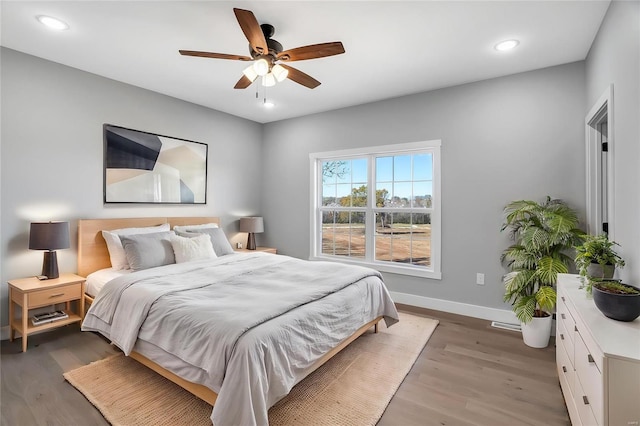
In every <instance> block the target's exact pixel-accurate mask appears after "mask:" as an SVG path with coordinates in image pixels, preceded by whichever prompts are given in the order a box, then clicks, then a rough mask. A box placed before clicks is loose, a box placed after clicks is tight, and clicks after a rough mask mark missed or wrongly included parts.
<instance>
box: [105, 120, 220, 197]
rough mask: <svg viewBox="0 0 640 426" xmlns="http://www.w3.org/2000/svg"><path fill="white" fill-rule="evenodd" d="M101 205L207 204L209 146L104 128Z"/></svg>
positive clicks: (148, 133)
mask: <svg viewBox="0 0 640 426" xmlns="http://www.w3.org/2000/svg"><path fill="white" fill-rule="evenodd" d="M103 135H104V168H103V169H104V173H103V182H104V185H103V198H104V203H105V204H112V203H139V204H206V203H207V161H208V153H209V152H208V151H209V146H208V145H207V144H205V143H202V142H195V141H190V140H187V139H181V138H175V137H171V136H164V135H159V134H156V133H150V132H145V131H141V130H134V129H129V128H126V127H121V126H116V125H113V124H106V123H105V124H104V125H103Z"/></svg>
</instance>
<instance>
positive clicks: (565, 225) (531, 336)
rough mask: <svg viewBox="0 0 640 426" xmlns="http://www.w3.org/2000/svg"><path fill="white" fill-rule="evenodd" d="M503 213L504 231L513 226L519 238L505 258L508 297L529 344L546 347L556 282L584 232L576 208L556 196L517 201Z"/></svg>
mask: <svg viewBox="0 0 640 426" xmlns="http://www.w3.org/2000/svg"><path fill="white" fill-rule="evenodd" d="M504 212H505V222H504V224H503V226H502V229H501V231H505V230H508V231H509V235H510V237H511V238H512V239H513V241H514V244H513V245H511V246H510V247H508V248H507V249H506V250H504V252H503V253H502V257H501V260H502V262H503V263H506V265H507V267H508V268H509V269H510V272H509V273H508V274H507V275H505V279H504V284H505V294H504V300H505V301H506V302H511V304H512V306H513V311H514V313H515V314H516V316H517V317H518V319H519V320H520V322H521V324H522V336H523V339H524V343H525V344H527V345H528V346H532V347H536V348H544V347H546V346H547V345H548V344H549V336H550V335H551V318H552V317H551V313H550V311H551V310H552V309H553V308H554V306H555V304H556V291H555V289H554V285H555V283H556V280H557V277H558V274H559V273H566V272H568V266H569V265H570V264H571V262H572V257H570V256H569V255H568V254H567V252H568V251H569V250H570V249H571V248H573V247H574V246H575V245H576V244H577V243H578V242H579V241H580V240H581V237H582V235H583V232H582V231H581V230H580V229H578V217H577V215H576V213H575V211H574V210H572V209H571V208H570V207H569V206H568V205H567V204H565V203H564V202H563V201H562V200H557V199H551V197H547V199H546V200H545V201H544V202H543V203H537V202H535V201H530V200H519V201H513V202H511V203H509V204H508V205H507V206H506V207H505V209H504Z"/></svg>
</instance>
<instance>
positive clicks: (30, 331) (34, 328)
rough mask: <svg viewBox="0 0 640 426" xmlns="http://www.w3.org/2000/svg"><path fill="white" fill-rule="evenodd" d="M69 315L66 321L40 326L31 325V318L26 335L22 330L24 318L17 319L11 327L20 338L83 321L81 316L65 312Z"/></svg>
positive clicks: (61, 320)
mask: <svg viewBox="0 0 640 426" xmlns="http://www.w3.org/2000/svg"><path fill="white" fill-rule="evenodd" d="M64 312H65V313H66V314H67V315H69V318H64V319H60V320H57V321H51V322H48V323H46V324H40V325H32V324H31V318H29V319H28V320H27V331H26V333H23V329H22V318H17V319H15V320H13V322H12V323H11V327H12V328H13V329H14V330H15V331H17V332H18V333H20V336H24V335H27V336H28V335H30V334H33V333H37V332H39V331H44V330H50V329H52V328H58V327H62V326H65V325H69V324H73V323H75V322H80V321H82V318H81V317H80V315H77V314H74V313H73V312H70V311H67V310H65V311H64Z"/></svg>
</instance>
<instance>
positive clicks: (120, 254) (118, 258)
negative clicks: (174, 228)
mask: <svg viewBox="0 0 640 426" xmlns="http://www.w3.org/2000/svg"><path fill="white" fill-rule="evenodd" d="M169 230H170V227H169V224H168V223H163V224H162V225H158V226H147V227H144V228H122V229H112V230H110V231H102V237H103V238H104V240H105V242H106V243H107V249H108V250H109V257H110V258H111V267H112V268H113V269H115V270H121V269H130V268H129V263H128V262H127V256H126V254H125V252H124V248H123V247H122V241H120V235H136V234H153V233H156V232H165V231H169Z"/></svg>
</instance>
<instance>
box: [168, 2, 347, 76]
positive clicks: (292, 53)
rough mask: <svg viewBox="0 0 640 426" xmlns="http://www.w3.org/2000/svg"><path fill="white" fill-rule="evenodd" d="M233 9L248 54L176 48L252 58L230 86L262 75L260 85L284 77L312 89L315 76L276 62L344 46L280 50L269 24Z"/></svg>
mask: <svg viewBox="0 0 640 426" xmlns="http://www.w3.org/2000/svg"><path fill="white" fill-rule="evenodd" d="M233 12H234V13H235V15H236V19H237V20H238V24H240V28H242V32H243V33H244V35H245V37H247V40H249V52H250V55H251V56H242V55H228V54H226V53H213V52H199V51H195V50H180V51H179V52H180V54H181V55H185V56H200V57H203V58H215V59H231V60H235V61H253V64H251V65H250V66H249V67H247V68H246V69H245V70H244V71H243V76H242V77H241V78H240V80H238V82H237V83H236V85H235V86H234V89H246V88H247V87H249V86H250V85H251V83H253V82H254V81H255V80H256V79H257V78H258V77H262V85H263V86H273V85H275V84H276V82H280V81H283V80H284V79H286V78H288V79H289V80H292V81H295V82H296V83H298V84H301V85H303V86H305V87H308V88H309V89H315V88H316V87H318V86H319V85H320V82H319V81H318V80H316V79H315V78H313V77H311V76H310V75H308V74H305V73H303V72H302V71H300V70H298V69H296V68H293V67H290V66H288V65H284V64H280V63H279V62H293V61H303V60H306V59H316V58H324V57H326V56H333V55H339V54H341V53H344V47H343V46H342V43H341V42H339V41H335V42H331V43H320V44H312V45H308V46H302V47H296V48H294V49H289V50H283V49H282V45H281V44H280V43H279V42H278V41H276V40H274V39H272V38H271V37H273V34H274V33H275V29H274V27H273V26H272V25H269V24H262V25H259V24H258V21H257V20H256V17H255V16H254V14H253V12H251V11H250V10H244V9H236V8H234V9H233Z"/></svg>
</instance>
